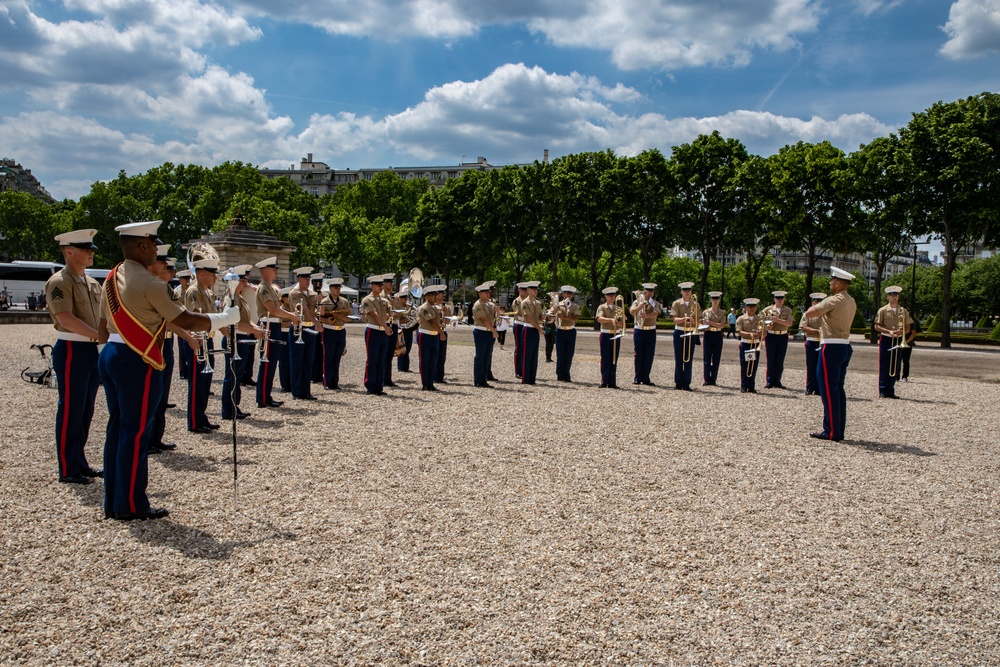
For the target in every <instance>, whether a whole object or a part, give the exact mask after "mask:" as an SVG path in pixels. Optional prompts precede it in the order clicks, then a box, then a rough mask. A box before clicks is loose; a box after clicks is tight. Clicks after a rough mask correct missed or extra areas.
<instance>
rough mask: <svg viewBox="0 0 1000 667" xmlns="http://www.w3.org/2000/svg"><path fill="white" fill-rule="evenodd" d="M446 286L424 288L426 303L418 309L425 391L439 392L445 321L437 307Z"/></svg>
mask: <svg viewBox="0 0 1000 667" xmlns="http://www.w3.org/2000/svg"><path fill="white" fill-rule="evenodd" d="M444 290H445V286H444V285H429V286H427V287H424V294H423V296H424V302H423V303H422V304H420V307H419V308H417V349H418V350H419V356H420V385H421V389H423V390H424V391H438V388H437V387H435V386H434V380H435V379H436V377H437V369H438V352H439V351H440V348H439V346H440V342H441V341H442V340H444V337H445V332H444V319H443V317H442V316H441V311H440V310H438V309H437V308H436V305H437V304H438V303H439V302H440V301H441V300H443V299H444Z"/></svg>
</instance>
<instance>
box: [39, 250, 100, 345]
mask: <svg viewBox="0 0 1000 667" xmlns="http://www.w3.org/2000/svg"><path fill="white" fill-rule="evenodd" d="M45 303H46V304H47V307H48V309H49V315H51V316H52V324H53V326H54V327H55V329H56V331H63V332H65V331H68V330H67V329H64V328H63V327H61V326H59V321H58V320H56V314H57V313H72V314H73V315H75V316H76V317H78V318H79V319H80V320H82V321H83V322H84V323H86V324H87V325H88V326H91V327H93V328H94V329H97V325H98V324H99V323H100V319H101V284H100V283H99V282H97V281H96V280H94V279H93V278H91V277H90V276H86V275H84V276H78V275H76V274H75V273H73V270H72V269H70V268H69V267H68V266H67V267H64V268H63V269H62V270H61V271H59V272H57V273H54V274H53V275H52V277H50V278H49V279H48V281H47V282H46V283H45Z"/></svg>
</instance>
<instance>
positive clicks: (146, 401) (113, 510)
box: [46, 221, 915, 521]
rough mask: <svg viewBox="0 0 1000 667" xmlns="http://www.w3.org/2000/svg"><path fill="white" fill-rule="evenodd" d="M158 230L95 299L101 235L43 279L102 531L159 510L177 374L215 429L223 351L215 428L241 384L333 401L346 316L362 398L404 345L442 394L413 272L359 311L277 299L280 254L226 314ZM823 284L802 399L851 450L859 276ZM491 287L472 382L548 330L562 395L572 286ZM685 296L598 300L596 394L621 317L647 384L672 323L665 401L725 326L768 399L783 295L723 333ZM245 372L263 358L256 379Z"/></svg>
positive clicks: (67, 459) (215, 268)
mask: <svg viewBox="0 0 1000 667" xmlns="http://www.w3.org/2000/svg"><path fill="white" fill-rule="evenodd" d="M159 225H160V221H151V222H136V223H131V224H127V225H121V226H119V227H117V228H116V230H115V231H117V232H118V233H119V243H120V245H121V249H122V253H123V255H124V257H125V259H124V261H122V262H121V263H120V264H118V265H117V266H115V267H114V268H113V269H112V270H111V271H110V273H109V274H108V277H107V279H106V280H105V283H104V286H103V288H102V286H101V285H100V284H99V283H98V282H97V281H95V280H94V279H93V278H90V277H88V276H87V275H86V273H85V269H86V268H88V267H89V266H90V265H91V264H93V259H94V250H95V249H96V247H97V246H95V245H94V243H93V239H94V236H95V234H96V231H95V230H93V229H81V230H77V231H73V232H67V233H65V234H60V235H58V236H56V237H55V238H56V241H58V242H59V244H60V247H61V250H62V253H63V258H64V260H65V264H66V266H65V268H64V269H62V270H61V271H59V272H58V273H56V274H54V275H53V276H52V277H51V278H50V279H49V281H48V283H47V284H46V296H47V303H48V308H49V312H50V314H51V316H52V320H53V323H54V326H55V329H56V332H57V341H56V343H55V345H54V346H53V349H52V360H53V368H54V371H55V374H56V377H57V381H58V391H59V398H58V405H57V409H56V424H55V428H56V453H57V459H58V468H59V481H60V482H64V483H73V484H89V483H91V482H92V481H93V478H95V477H103V478H104V487H105V500H104V515H105V518H109V519H117V520H123V521H128V520H135V519H157V518H160V517H164V516H166V515H167V514H168V512H167V510H166V509H155V508H151V507H150V504H149V499H148V498H147V496H146V484H147V477H148V467H147V457H148V455H150V454H155V453H157V452H161V451H166V450H170V449H173V448H174V447H175V445H173V444H169V443H165V442H164V440H163V437H164V431H165V427H166V419H165V414H166V410H167V408H168V407H175V406H174V405H173V404H171V403H170V389H171V386H170V385H171V379H172V377H173V368H174V364H175V363H176V364H177V365H178V374H179V376H180V377H181V378H182V379H184V380H186V382H187V390H188V391H187V397H186V400H185V411H186V423H187V428H188V430H189V431H191V432H194V433H210V432H212V431H213V430H215V429H218V428H220V425H219V424H218V423H213V422H212V421H211V419H210V418H209V416H208V414H207V408H208V396H209V394H210V392H211V380H212V377H213V375H214V372H215V368H214V366H213V358H214V356H215V353H216V352H219V351H221V352H223V353H224V358H225V371H224V372H225V375H224V380H223V383H222V412H221V415H220V416H221V418H222V419H224V420H239V419H245V418H246V417H248V416H249V414H248V413H246V412H244V411H243V410H241V409H240V405H241V402H242V389H241V387H242V386H243V385H244V384H247V385H256V387H255V389H256V403H257V407H258V408H260V409H273V408H280V407H281V405H282V403H281V402H280V401H277V400H275V399H274V397H273V391H274V380H275V377H276V376H277V378H278V382H279V386H280V387H281V388H282V389H283V390H284V391H287V392H289V393H290V394H291V396H292V397H293V398H294V399H299V400H315V396H313V394H312V385H313V383H314V382H316V383H321V384H322V386H323V388H324V389H325V390H338V389H340V362H341V359H342V357H343V356H344V355H345V354H346V350H347V341H346V330H345V326H346V325H347V324H348V323H349V322H352V321H354V322H359V323H360V324H363V325H364V327H365V330H364V340H365V348H366V359H365V371H364V388H365V391H366V392H367V393H368V394H370V395H374V396H381V395H385V393H386V389H387V388H392V387H395V386H396V383H394V382H393V379H392V367H393V365H394V362H395V366H396V370H397V372H404V373H406V372H410V353H411V351H412V347H413V343H414V341H416V345H417V357H418V364H417V370H418V372H419V374H420V385H421V389H422V390H424V391H438V386H437V385H438V384H441V383H444V382H445V379H444V372H445V364H446V361H447V355H448V325H449V324H450V323H451V322H454V321H456V320H457V319H458V316H457V314H456V313H453V312H452V310H451V308H450V307H449V305H448V304H445V303H443V301H444V292H445V287H444V285H425V284H424V279H423V274H422V273H421V272H420V270H419V269H413V270H412V271H410V273H409V275H408V276H407V277H406V279H404V280H403V283H402V284H401V285H400V289H399V290H398V291H394V288H393V280H394V276H393V275H392V274H388V275H373V276H370V277H369V278H368V283H369V284H370V286H371V293H370V294H369V295H368V296H366V297H365V298H364V299H362V301H361V304H360V311H359V313H358V314H357V315H354V314H352V308H351V304H350V303H349V302H348V301H347V299H345V298H344V297H343V296H341V289H342V280H341V279H332V280H325V281H324V275H323V274H322V273H314V272H313V269H312V267H301V268H298V269H295V271H294V274H295V280H296V284H295V285H293V286H290V287H288V288H284V289H281V288H279V287H278V286H277V285H276V284H275V280H276V278H277V272H278V263H277V257H268V258H265V259H263V260H261V261H259V262H257V263H256V265H253V266H252V265H250V264H244V265H241V266H237V267H234V268H232V269H229V270H228V271H227V272H226V273H225V274H224V280H225V283H226V288H227V289H226V300H225V302H224V303H223V305H222V308H221V312H219V310H220V308H217V306H216V299H215V296H214V293H213V288H214V287H215V283H216V280H217V279H218V274H219V270H220V267H219V258H218V255H217V254H216V253H215V251H214V249H213V248H212V247H211V246H209V245H207V244H204V243H194V244H192V245H191V247H190V248H189V250H188V257H187V265H188V268H187V269H186V270H183V271H180V272H178V271H177V266H176V260H175V259H173V258H170V257H168V256H167V252H168V250H169V246H166V245H163V244H162V243H161V241H160V240H159V239H158V238H157V231H158V228H159ZM254 268H256V269H257V270H258V271H259V272H260V275H261V282H260V285H259V286H258V287H254V286H253V285H251V284H250V282H249V274H250V272H251V271H252V270H253V269H254ZM831 274H832V275H831V276H830V294H829V295H827V294H824V293H820V292H816V293H813V294H811V295H810V297H811V299H812V305H811V307H810V308H809V309H808V310H806V312H805V313H803V315H802V318H801V320H800V322H799V328H800V329H801V331H802V332H803V333H804V334H805V354H806V362H807V363H806V369H807V370H806V376H807V377H806V386H805V393H806V394H807V395H818V396H819V397H820V400H821V401H822V404H823V421H822V424H821V428H820V430H818V431H816V432H814V433H810V434H809V435H810V436H811V437H814V438H819V439H823V440H832V441H836V442H839V441H841V440H843V439H844V433H845V425H846V418H847V413H846V395H845V392H844V382H845V378H846V374H847V367H848V364H849V363H850V359H851V353H852V350H851V343H850V333H851V323H852V322H853V320H854V315H855V311H856V309H857V306H856V304H855V302H854V299H853V298H852V297H851V296H850V295H849V294H848V286H849V285H850V281H851V280H852V279H853V278H854V276H853V275H851V274H850V273H848V272H847V271H843V270H841V269H839V268H836V267H833V268H831ZM175 277H176V278H177V279H178V280H179V281H180V286H179V287H177V288H176V289H174V288H171V287H170V285H168V282H169V281H172V280H174V278H175ZM494 286H495V282H494V281H489V282H486V283H483V284H481V285H478V286H476V288H475V289H476V292H477V294H478V298H477V300H476V301H475V302H474V304H473V305H472V312H471V322H472V329H473V332H472V335H473V341H474V344H475V359H474V362H473V378H474V384H475V386H476V387H479V388H491V387H492V386H493V385H491V384H490V382H494V381H497V378H496V377H495V376H494V374H493V349H494V345H495V344H496V343H497V342H500V343H501V345H502V344H503V343H504V341H505V338H506V334H507V332H508V331H510V332H512V336H513V339H514V375H515V377H516V378H517V379H519V380H520V381H521V383H523V384H526V385H532V384H535V381H536V376H537V371H538V356H539V348H540V343H541V341H542V340H543V339H545V338H546V334H545V330H544V327H545V325H546V324H547V323H548V324H550V325H551V329H552V331H553V335H552V336H551V338H552V339H553V340H551V341H548V340H547V344H549V345H553V344H554V347H555V352H556V379H557V380H558V381H560V382H572V369H573V356H574V352H575V349H576V339H577V330H576V327H577V322H578V320H579V319H580V306H579V305H577V304H576V303H574V299H575V297H576V294H577V289H576V288H575V287H573V286H572V285H563V286H562V287H561V289H560V291H558V292H551V293H549V295H548V296H549V305H548V307H545V306H544V305H543V303H542V302H541V301H540V300H539V299H538V292H539V283H538V282H537V281H534V282H523V283H519V284H518V285H517V289H518V296H517V297H516V298H515V299H514V300H513V302H512V304H511V308H510V310H509V311H504V310H502V309H501V308H500V306H499V305H498V302H497V300H496V299H495V298H494V294H493V288H494ZM693 287H694V283H691V282H683V283H680V284H679V285H678V288H679V289H680V297H679V298H678V299H676V300H675V301H673V302H672V303H671V304H670V305H669V306H666V305H665V304H663V303H661V302H658V301H657V299H656V288H657V285H656V284H654V283H644V284H643V285H642V289H639V290H636V291H635V292H633V297H634V298H633V300H632V303H631V304H630V305H629V306H628V307H626V305H625V299H624V297H623V295H622V294H620V293H619V290H618V288H617V287H607V288H605V289H604V290H603V295H604V303H602V304H600V305H599V306H598V308H597V310H596V313H595V319H596V322H597V323H598V324H599V326H600V358H601V361H600V371H601V382H600V385H599V387H600V388H603V389H612V388H617V387H618V359H619V352H620V349H621V340H622V338H623V336H625V335H627V328H628V327H627V322H628V320H627V316H628V315H630V316H631V317H632V319H633V323H634V326H633V328H632V340H633V349H634V376H633V380H632V382H633V384H642V385H648V386H653V385H654V383H653V381H652V379H651V372H652V366H653V358H654V354H655V351H656V342H657V330H656V322H657V318H658V317H659V315H660V314H661V313H666V312H669V315H670V317H671V318H673V322H674V329H673V334H672V338H673V341H672V342H673V352H674V378H673V383H674V387H675V388H676V389H678V390H682V391H692V387H691V384H692V376H693V369H694V365H695V362H696V357H697V356H698V355H697V348H698V347H701V348H702V352H701V359H702V367H703V384H704V385H709V386H710V385H715V384H716V381H717V378H718V373H719V364H720V360H721V358H722V348H723V341H724V338H725V337H726V330H727V325H728V328H729V332H728V335H734V336H735V337H737V338H738V339H739V344H738V345H739V358H740V390H741V392H743V393H756V391H757V389H756V380H757V370H758V367H759V365H760V361H761V360H762V358H763V360H764V361H765V362H766V371H765V386H766V388H769V389H770V388H785V385H784V384H783V383H782V380H783V370H784V360H785V355H786V353H787V350H788V340H789V336H788V331H789V328H790V327H792V326H793V324H794V323H793V321H792V318H793V315H792V310H791V308H789V307H788V306H787V305H785V296H786V294H785V292H780V291H777V292H773V297H774V303H773V304H771V305H769V306H767V307H765V308H763V309H762V310H758V307H759V305H760V304H759V302H758V299H754V298H748V299H744V300H743V305H744V307H745V312H744V314H742V315H741V316H739V317H738V318H736V319H735V322H734V321H733V314H731V313H726V311H725V310H723V309H721V308H720V307H719V303H720V299H721V297H722V293H721V292H709V293H708V296H709V299H710V305H709V306H708V307H707V308H702V307H701V306H700V304H699V303H698V300H697V297H696V296H695V295H694V294H692V289H693ZM885 291H886V293H887V295H888V304H887V305H886V306H884V307H882V308H881V309H880V310H879V311H878V313H877V315H876V318H875V329H876V330H877V331H878V332H879V334H880V340H879V396H881V397H885V398H896V391H895V388H896V382H897V380H898V379H900V367H901V362H902V360H903V358H904V356H905V355H906V353H907V352H909V347H910V346H909V343H910V342H911V341H912V340H913V335H914V333H915V331H914V328H913V320H912V318H911V317H910V314H909V313H908V312H907V311H906V310H905V309H904V308H903V307H901V306H900V305H899V294H900V292H901V291H902V288H900V287H896V286H892V287H888V288H886V290H885ZM417 302H419V303H417ZM215 331H221V332H222V334H223V337H222V341H221V343H222V347H221V348H220V349H219V350H216V349H215V343H214V335H213V334H214V332H215ZM175 337H176V338H177V351H176V356H175V352H174V345H173V339H174V338H175ZM547 356H551V347H550V348H549V350H548V354H547ZM254 359H259V364H258V367H257V373H256V379H255V380H254V379H253V360H254ZM101 383H103V385H104V392H105V395H106V399H107V404H108V414H109V416H108V424H107V431H106V436H105V442H104V469H103V470H97V469H94V468H92V467H91V466H90V465H89V463H88V462H87V457H86V455H85V452H84V446H85V444H86V442H87V438H88V435H89V431H90V424H91V421H92V418H93V414H94V403H95V400H96V397H97V389H98V385H99V384H101ZM234 423H235V421H234ZM234 433H235V429H234ZM234 437H235V436H234ZM234 464H235V440H234ZM234 470H235V469H234ZM234 474H235V472H234Z"/></svg>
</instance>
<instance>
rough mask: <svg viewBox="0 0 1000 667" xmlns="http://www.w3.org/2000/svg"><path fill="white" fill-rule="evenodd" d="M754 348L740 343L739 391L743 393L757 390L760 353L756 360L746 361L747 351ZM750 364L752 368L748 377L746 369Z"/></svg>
mask: <svg viewBox="0 0 1000 667" xmlns="http://www.w3.org/2000/svg"><path fill="white" fill-rule="evenodd" d="M756 347H757V346H756V345H751V344H750V343H744V342H742V341H740V389H742V390H743V391H750V390H751V389H753V390H756V389H757V369H758V368H759V367H760V352H757V358H756V359H754V360H753V361H747V359H746V353H747V350H749V349H751V348H756ZM750 364H752V365H753V367H752V368H750V373H749V375H748V374H747V368H748V367H749V366H750Z"/></svg>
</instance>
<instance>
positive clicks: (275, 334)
mask: <svg viewBox="0 0 1000 667" xmlns="http://www.w3.org/2000/svg"><path fill="white" fill-rule="evenodd" d="M272 338H273V339H274V340H276V341H280V340H282V336H281V323H280V322H269V323H268V324H267V338H266V339H265V340H264V343H263V344H264V359H267V363H265V362H264V359H261V361H260V365H259V366H258V367H257V405H269V404H270V403H271V391H272V390H273V389H274V374H275V373H276V372H277V370H278V357H279V355H280V354H281V352H280V350H281V349H282V348H284V349H285V350H287V349H288V345H287V344H286V345H281V344H279V343H275V342H272V340H271V339H272ZM285 342H286V343H287V341H285Z"/></svg>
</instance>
